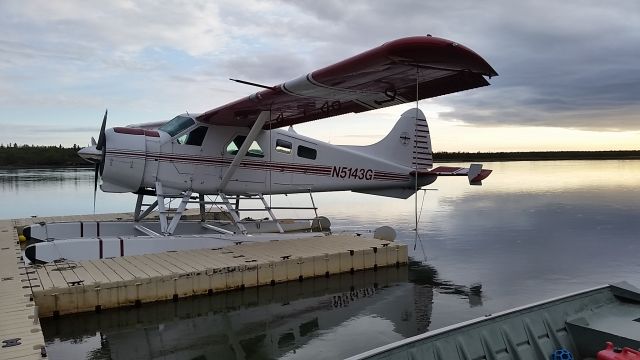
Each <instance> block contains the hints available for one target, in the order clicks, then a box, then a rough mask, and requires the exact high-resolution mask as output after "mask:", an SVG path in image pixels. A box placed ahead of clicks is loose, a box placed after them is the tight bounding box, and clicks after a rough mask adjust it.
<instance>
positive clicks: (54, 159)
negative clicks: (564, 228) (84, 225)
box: [0, 145, 640, 170]
mask: <svg viewBox="0 0 640 360" xmlns="http://www.w3.org/2000/svg"><path fill="white" fill-rule="evenodd" d="M79 149H80V148H79V147H78V146H74V147H71V148H63V147H61V146H26V145H23V146H9V147H7V146H2V147H0V169H3V170H8V169H35V168H43V169H55V168H92V167H93V164H90V163H87V162H86V161H85V160H83V159H82V158H80V157H79V156H78V154H77V152H78V150H79ZM560 160H640V150H610V151H518V152H436V153H434V154H433V161H434V162H437V163H447V162H505V161H560Z"/></svg>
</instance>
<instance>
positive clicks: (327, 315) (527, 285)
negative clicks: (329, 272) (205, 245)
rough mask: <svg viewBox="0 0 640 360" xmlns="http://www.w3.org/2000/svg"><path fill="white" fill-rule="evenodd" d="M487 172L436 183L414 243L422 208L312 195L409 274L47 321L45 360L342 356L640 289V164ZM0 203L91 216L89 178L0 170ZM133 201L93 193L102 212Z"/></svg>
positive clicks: (498, 166) (75, 173)
mask: <svg viewBox="0 0 640 360" xmlns="http://www.w3.org/2000/svg"><path fill="white" fill-rule="evenodd" d="M486 167H488V168H491V169H493V170H494V172H493V174H492V175H491V176H490V177H489V178H488V179H487V180H485V183H484V185H483V186H481V187H478V186H469V185H468V184H467V183H466V179H464V178H442V179H439V180H438V181H437V182H436V183H434V184H432V185H431V186H430V187H431V191H424V192H420V193H419V194H418V201H417V209H418V213H420V221H419V226H418V230H419V231H418V234H419V237H418V238H417V239H416V235H415V232H414V231H413V228H414V227H415V216H414V214H415V213H414V206H415V202H414V198H411V199H407V200H397V199H388V198H382V197H376V196H371V195H361V194H355V193H349V192H341V193H327V194H315V195H314V200H315V202H316V204H317V205H318V207H319V208H320V214H321V215H324V216H327V217H328V218H329V219H331V221H332V224H333V228H335V229H373V228H375V227H377V226H380V225H390V226H393V227H394V228H395V229H396V230H397V232H398V239H397V241H400V242H403V243H406V244H408V245H409V249H410V251H409V252H410V256H411V262H410V264H409V265H408V266H405V267H401V268H399V269H395V268H392V269H382V270H379V271H377V272H372V271H371V272H368V271H367V272H359V273H356V274H355V275H340V276H333V277H331V278H329V279H325V278H321V279H312V280H305V281H303V282H294V283H287V284H280V285H276V286H273V287H271V286H267V287H261V288H257V289H247V290H244V291H238V292H229V293H224V294H218V295H213V296H202V297H195V298H191V299H186V300H180V301H179V302H176V303H174V302H163V303H157V304H145V305H143V306H142V307H140V308H129V309H120V310H113V311H104V312H102V313H100V314H83V315H77V316H69V317H62V318H60V319H57V320H50V319H44V320H43V321H42V326H43V331H44V335H45V339H46V342H47V350H48V352H49V358H51V359H85V358H86V359H198V360H204V359H309V358H314V359H316V358H317V359H337V358H343V357H346V356H349V355H353V354H356V353H358V352H361V351H364V350H367V349H371V348H374V347H377V346H380V345H384V344H387V343H390V342H392V341H395V340H399V339H402V338H405V337H409V336H412V335H416V334H418V333H421V332H425V331H428V330H433V329H437V328H440V327H443V326H446V325H450V324H454V323H457V322H460V321H464V320H468V319H472V318H476V317H479V316H482V315H485V314H489V313H494V312H497V311H501V310H505V309H508V308H511V307H514V306H521V305H525V304H528V303H531V302H535V301H539V300H543V299H546V298H549V297H553V296H558V295H562V294H564V293H567V292H571V291H577V290H582V289H585V288H589V287H593V286H597V285H601V284H605V283H608V282H615V281H621V280H626V281H629V282H631V283H632V284H634V285H636V286H639V285H640V259H639V257H638V253H639V250H640V243H639V238H640V235H639V234H640V161H637V160H625V161H541V162H505V163H500V162H497V163H488V164H487V165H486ZM423 196H424V198H423ZM0 198H1V199H2V200H3V201H2V202H3V206H2V207H0V218H18V217H28V216H32V215H41V216H44V215H69V214H81V213H91V212H92V211H93V171H92V170H91V169H63V170H50V169H47V170H0ZM272 201H273V202H274V203H275V204H276V205H298V206H300V205H303V206H306V205H308V204H309V200H308V196H300V195H296V196H288V197H278V198H275V197H274V199H273V200H272ZM133 205H134V197H133V196H132V195H129V194H124V195H112V194H103V193H98V196H97V201H96V212H98V213H101V212H123V211H131V210H132V208H133ZM285 215H291V216H296V217H305V216H308V214H306V215H305V214H297V213H293V214H285Z"/></svg>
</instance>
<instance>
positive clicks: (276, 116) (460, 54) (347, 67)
mask: <svg viewBox="0 0 640 360" xmlns="http://www.w3.org/2000/svg"><path fill="white" fill-rule="evenodd" d="M497 75H498V73H496V71H495V70H493V68H492V67H491V66H490V65H489V64H488V63H487V62H486V61H485V60H484V59H483V58H481V57H480V56H479V55H478V54H476V53H475V52H473V51H472V50H470V49H468V48H467V47H465V46H462V45H460V44H458V43H455V42H453V41H450V40H446V39H441V38H437V37H432V36H416V37H408V38H402V39H398V40H394V41H391V42H388V43H385V44H383V45H381V46H379V47H376V48H373V49H371V50H369V51H366V52H364V53H362V54H359V55H356V56H353V57H351V58H348V59H346V60H343V61H340V62H338V63H336V64H333V65H330V66H327V67H325V68H322V69H319V70H316V71H314V72H311V73H309V74H307V75H303V76H301V77H298V78H296V79H293V80H290V81H287V82H284V83H282V84H280V85H276V86H273V87H272V88H269V89H266V90H262V91H260V92H257V93H255V94H253V95H250V96H247V97H245V98H242V99H239V100H237V101H234V102H231V103H229V104H226V105H223V106H220V107H218V108H215V109H212V110H209V111H207V112H205V113H202V114H200V115H198V116H197V120H199V121H202V122H205V123H209V124H214V125H223V126H225V125H226V126H251V125H252V124H253V123H254V122H255V121H256V119H257V118H258V115H259V114H260V112H262V111H269V110H270V111H271V121H268V122H267V123H266V124H265V125H264V128H265V129H269V128H277V127H282V126H287V125H293V124H299V123H303V122H307V121H313V120H319V119H323V118H328V117H332V116H336V115H342V114H346V113H352V112H354V113H358V112H363V111H369V110H373V109H380V108H383V107H387V106H392V105H398V104H403V103H407V102H413V101H416V97H418V98H419V99H427V98H432V97H436V96H440V95H444V94H450V93H455V92H458V91H463V90H468V89H473V88H477V87H481V86H486V85H489V82H488V81H487V80H486V79H485V76H488V77H491V76H497ZM416 88H417V89H416ZM416 90H417V96H416Z"/></svg>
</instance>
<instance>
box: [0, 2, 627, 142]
mask: <svg viewBox="0 0 640 360" xmlns="http://www.w3.org/2000/svg"><path fill="white" fill-rule="evenodd" d="M0 31H1V32H2V33H3V35H4V36H3V39H2V40H0V94H1V95H2V97H1V98H0V122H1V123H5V122H11V121H13V117H14V116H15V114H16V113H17V112H18V109H19V110H20V111H22V112H23V114H24V116H25V117H28V118H29V119H32V120H33V121H41V122H43V123H45V124H48V123H50V122H52V121H55V120H52V119H55V118H56V116H52V115H55V114H56V113H58V112H59V110H60V108H64V109H65V110H64V111H66V112H68V111H71V110H70V109H74V111H76V114H75V118H76V119H77V121H80V119H87V118H91V119H93V118H94V117H95V114H96V113H99V112H100V111H99V110H100V109H103V108H104V107H107V106H108V107H110V108H114V107H115V108H118V109H119V110H120V111H121V112H122V113H123V118H124V119H122V120H121V121H122V122H123V123H139V122H145V121H155V120H160V119H168V118H170V117H171V116H172V115H173V114H175V113H181V112H184V111H185V110H188V111H194V112H196V111H198V112H199V111H204V110H208V109H211V108H214V107H217V106H219V105H221V104H224V103H226V102H230V101H233V100H235V99H237V98H240V97H243V96H246V95H248V94H251V93H253V92H255V89H253V88H251V87H247V86H245V85H240V84H234V83H231V82H230V81H228V78H230V77H237V78H241V79H244V80H248V81H253V82H258V83H265V84H267V85H273V84H277V83H281V82H283V81H286V80H290V79H292V78H295V77H297V76H299V75H303V74H306V73H308V72H310V71H313V70H315V69H318V68H320V67H324V66H326V65H330V64H332V63H335V62H337V61H340V60H342V59H344V58H346V57H349V56H353V55H356V54H358V53H360V52H362V51H365V50H367V49H370V48H372V47H374V46H378V45H380V44H382V43H384V42H386V41H389V40H392V39H395V38H399V37H404V36H412V35H420V34H427V33H430V34H433V35H434V36H441V37H445V38H449V39H452V40H455V41H458V42H460V43H462V44H464V45H466V46H468V47H470V48H471V49H473V50H475V51H476V52H478V53H479V54H480V55H481V56H483V57H484V58H485V59H486V60H487V61H488V62H489V63H490V64H491V65H492V66H493V67H494V68H495V69H496V70H497V71H498V73H499V74H500V76H498V77H497V78H494V79H491V80H490V82H491V83H492V85H491V86H489V87H486V88H481V89H474V90H470V91H466V92H463V93H459V94H452V95H447V96H443V97H440V98H437V99H435V100H434V102H436V103H437V104H440V105H441V106H443V107H447V108H449V109H451V111H447V112H443V113H440V117H441V119H443V120H449V121H458V122H465V123H467V124H469V125H473V126H522V125H527V126H554V127H565V128H577V129H590V130H598V129H599V130H613V131H626V130H638V129H640V121H638V120H640V119H638V115H636V114H638V113H639V112H638V110H639V109H638V106H639V105H638V104H640V71H638V70H639V68H640V63H638V61H637V59H639V58H640V47H638V46H636V44H638V43H640V3H638V2H636V1H633V0H621V1H617V2H616V3H615V4H613V5H612V4H608V3H602V2H598V1H592V0H582V1H580V0H574V1H569V2H553V1H533V0H527V1H520V2H512V1H507V0H497V1H491V2H477V1H473V0H461V1H456V2H454V3H451V4H447V6H442V4H441V3H438V2H430V1H422V0H399V1H375V2H373V1H364V0H351V1H349V3H348V4H345V3H344V2H343V1H339V0H327V1H322V2H318V1H311V0H308V1H291V0H282V1H272V2H264V1H255V0H250V1H246V2H240V3H238V2H235V1H227V0H221V1H216V2H211V1H204V0H203V1H167V2H156V1H151V0H142V1H127V0H114V1H110V2H106V3H101V4H99V5H96V4H94V3H88V2H85V1H80V0H70V1H65V2H51V1H44V0H34V1H29V2H20V1H4V2H0ZM424 103H425V102H423V104H424ZM69 119H71V118H69ZM78 123H80V122H78ZM80 124H82V123H80Z"/></svg>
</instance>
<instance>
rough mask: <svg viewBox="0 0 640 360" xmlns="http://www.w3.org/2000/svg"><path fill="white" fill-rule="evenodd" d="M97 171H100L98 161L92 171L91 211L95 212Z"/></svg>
mask: <svg viewBox="0 0 640 360" xmlns="http://www.w3.org/2000/svg"><path fill="white" fill-rule="evenodd" d="M98 171H100V163H97V164H96V168H95V171H94V173H93V213H94V214H95V213H96V193H97V192H98Z"/></svg>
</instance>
